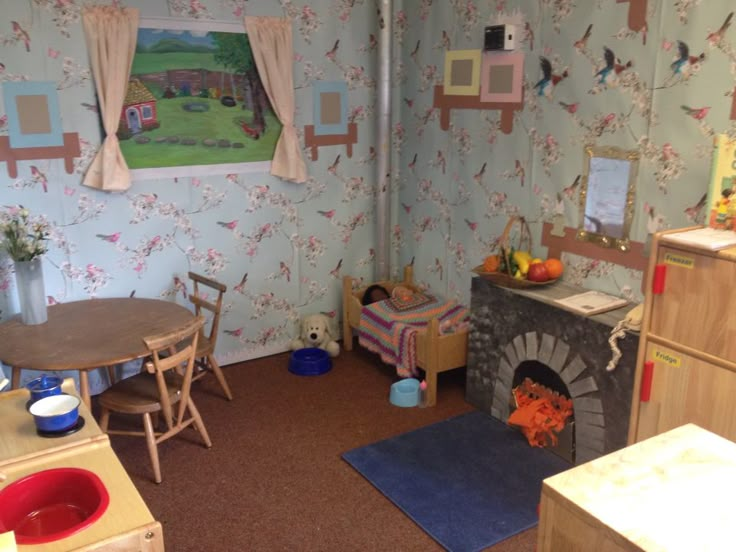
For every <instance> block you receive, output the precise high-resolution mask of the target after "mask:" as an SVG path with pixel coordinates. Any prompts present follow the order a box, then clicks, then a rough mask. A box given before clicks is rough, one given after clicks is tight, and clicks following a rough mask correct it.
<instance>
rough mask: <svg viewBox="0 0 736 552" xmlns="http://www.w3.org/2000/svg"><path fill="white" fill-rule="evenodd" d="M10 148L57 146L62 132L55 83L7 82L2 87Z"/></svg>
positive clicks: (61, 142) (59, 144)
mask: <svg viewBox="0 0 736 552" xmlns="http://www.w3.org/2000/svg"><path fill="white" fill-rule="evenodd" d="M2 92H3V100H4V103H5V113H6V115H7V124H8V137H9V139H10V147H12V148H37V147H49V146H61V145H62V144H63V143H64V131H63V129H62V125H61V115H60V112H59V97H58V95H57V92H56V83H54V82H44V81H8V82H5V83H3V86H2Z"/></svg>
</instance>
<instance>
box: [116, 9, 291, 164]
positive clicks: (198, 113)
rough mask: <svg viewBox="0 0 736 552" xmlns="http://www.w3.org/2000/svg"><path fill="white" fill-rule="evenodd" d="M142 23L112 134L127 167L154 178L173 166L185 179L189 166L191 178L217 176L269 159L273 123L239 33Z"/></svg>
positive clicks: (276, 125) (275, 130)
mask: <svg viewBox="0 0 736 552" xmlns="http://www.w3.org/2000/svg"><path fill="white" fill-rule="evenodd" d="M144 24H145V21H144V22H142V24H141V28H140V29H139V31H138V41H137V45H136V53H135V57H134V59H133V67H132V70H131V76H130V81H129V83H128V90H127V93H126V97H125V101H124V102H123V109H122V112H121V116H120V127H119V129H118V138H119V139H120V147H121V149H122V151H123V155H124V156H125V160H126V162H127V163H128V166H129V167H130V168H131V169H158V171H156V170H152V171H144V172H145V174H146V175H147V176H148V177H156V175H157V174H161V175H163V174H164V173H162V172H161V171H164V170H165V171H166V172H165V174H166V176H174V175H176V174H177V173H178V172H179V171H176V170H175V169H173V168H176V167H182V168H183V167H187V168H186V169H182V170H181V171H180V174H181V175H191V174H193V173H192V171H191V166H193V165H196V166H200V168H202V167H203V169H202V170H201V172H200V173H198V174H208V173H209V174H220V173H223V172H234V168H233V164H242V163H256V162H264V161H266V162H267V161H270V160H271V159H272V157H273V152H274V148H275V146H276V141H277V140H278V137H279V135H280V134H281V123H280V122H279V121H278V118H277V117H276V115H275V114H274V113H273V110H272V108H271V105H270V103H269V101H268V96H267V95H266V92H265V90H264V89H263V84H262V83H261V79H260V78H259V76H258V71H257V69H256V65H255V62H254V60H253V54H252V52H251V48H250V42H249V41H248V36H247V35H246V34H245V32H244V31H239V32H223V31H221V30H215V31H197V30H191V29H187V30H172V29H159V28H151V27H146V26H144ZM233 27H234V28H237V26H236V25H233ZM218 165H219V166H218ZM239 169H240V170H242V168H240V167H239ZM138 172H139V173H140V172H141V171H138Z"/></svg>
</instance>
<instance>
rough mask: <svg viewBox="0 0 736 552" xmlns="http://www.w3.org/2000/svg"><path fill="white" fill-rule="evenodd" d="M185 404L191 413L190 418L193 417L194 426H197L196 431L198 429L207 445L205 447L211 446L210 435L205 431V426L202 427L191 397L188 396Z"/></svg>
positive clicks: (202, 424)
mask: <svg viewBox="0 0 736 552" xmlns="http://www.w3.org/2000/svg"><path fill="white" fill-rule="evenodd" d="M187 406H188V408H189V413H190V414H191V415H192V418H194V427H196V428H197V431H199V434H200V435H201V436H202V440H203V441H204V444H205V445H206V446H207V448H210V447H212V441H210V436H209V434H208V433H207V428H206V427H204V422H203V421H202V416H200V415H199V410H197V407H196V406H194V401H193V400H192V398H191V397H189V401H188V403H187Z"/></svg>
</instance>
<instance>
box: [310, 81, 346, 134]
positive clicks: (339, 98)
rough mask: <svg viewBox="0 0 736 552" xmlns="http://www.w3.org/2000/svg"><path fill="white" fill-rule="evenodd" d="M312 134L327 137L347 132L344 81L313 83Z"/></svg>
mask: <svg viewBox="0 0 736 552" xmlns="http://www.w3.org/2000/svg"><path fill="white" fill-rule="evenodd" d="M313 87H314V88H313V90H314V134H315V136H329V135H334V134H347V132H348V84H347V83H346V82H345V81H315V82H314V84H313Z"/></svg>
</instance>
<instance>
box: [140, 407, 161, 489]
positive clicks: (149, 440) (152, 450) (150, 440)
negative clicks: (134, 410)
mask: <svg viewBox="0 0 736 552" xmlns="http://www.w3.org/2000/svg"><path fill="white" fill-rule="evenodd" d="M143 428H144V429H145V431H146V445H148V455H149V456H150V457H151V465H152V466H153V476H154V479H155V481H156V483H161V466H160V464H159V462H158V448H156V435H155V433H154V432H153V423H152V422H151V415H150V414H149V413H148V412H146V413H145V414H143Z"/></svg>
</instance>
